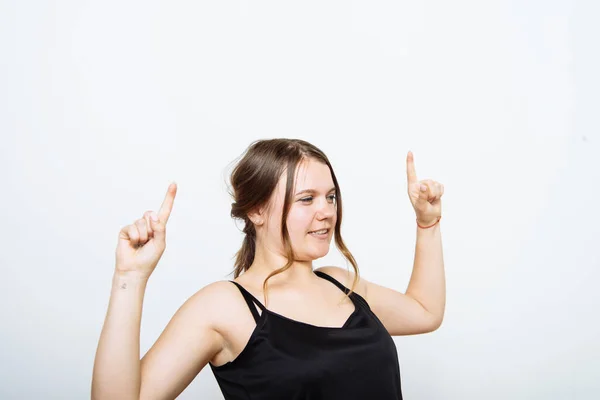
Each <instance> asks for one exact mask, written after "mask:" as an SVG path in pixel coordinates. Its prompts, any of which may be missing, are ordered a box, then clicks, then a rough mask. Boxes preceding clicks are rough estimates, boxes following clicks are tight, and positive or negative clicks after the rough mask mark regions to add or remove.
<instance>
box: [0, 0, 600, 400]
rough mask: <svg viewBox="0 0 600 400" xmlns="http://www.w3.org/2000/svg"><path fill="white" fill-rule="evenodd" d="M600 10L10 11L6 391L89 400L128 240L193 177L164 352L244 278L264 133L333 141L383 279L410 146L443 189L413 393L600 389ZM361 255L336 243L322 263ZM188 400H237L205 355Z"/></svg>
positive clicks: (570, 394)
mask: <svg viewBox="0 0 600 400" xmlns="http://www.w3.org/2000/svg"><path fill="white" fill-rule="evenodd" d="M599 12H600V6H599V5H598V3H597V2H596V3H593V2H591V1H589V2H583V1H567V0H557V1H541V0H538V1H525V2H522V1H486V2H482V1H463V0H459V1H453V2H447V1H431V2H409V1H370V2H359V1H302V2H281V1H252V2H251V1H247V0H246V1H242V0H237V1H227V2H193V1H179V2H159V1H132V0H128V1H123V0H120V1H114V0H111V1H80V0H79V1H74V0H71V1H19V2H17V1H16V0H13V1H6V0H4V1H1V2H0V49H1V63H0V135H1V139H2V141H1V144H0V156H1V158H0V167H1V169H0V171H1V174H2V189H1V190H0V194H1V195H0V199H1V200H0V203H1V205H0V213H1V221H2V223H1V225H2V231H1V234H0V235H1V236H0V243H1V251H0V265H1V271H2V276H1V279H0V296H1V297H0V304H1V306H0V310H1V311H0V320H1V321H2V328H1V329H0V356H1V360H0V398H2V399H42V398H43V399H84V398H89V396H90V382H91V377H92V367H93V360H94V355H95V351H96V346H97V343H98V338H99V334H100V330H101V328H102V324H103V321H104V317H105V313H106V308H107V304H108V299H109V295H110V286H111V277H112V273H113V269H114V257H115V249H116V245H117V235H118V232H119V230H120V229H121V227H122V226H124V225H127V224H130V223H132V222H133V221H134V220H135V219H137V218H140V217H141V216H142V214H143V212H144V211H146V210H151V209H154V210H157V209H158V207H159V206H160V204H161V202H162V200H163V198H164V194H165V192H166V190H167V187H168V184H169V182H171V181H176V182H177V183H178V185H179V191H178V194H177V198H176V201H175V206H174V210H173V213H172V215H171V219H170V221H169V225H168V228H167V229H168V230H167V250H166V252H165V254H164V255H163V257H162V260H161V261H160V263H159V265H158V267H157V269H156V270H155V272H154V274H153V276H152V277H151V279H150V282H149V285H148V288H147V292H146V297H145V302H144V311H143V319H142V333H141V352H142V354H144V353H145V352H146V351H147V350H148V348H149V347H150V346H151V345H152V343H154V341H155V340H156V338H157V337H158V336H159V334H160V332H161V331H162V330H163V328H164V327H165V325H166V324H167V322H168V321H169V319H170V318H171V316H172V315H173V314H174V313H175V311H176V310H177V309H178V308H179V306H180V305H181V304H182V303H183V302H184V301H185V300H186V299H187V298H188V297H190V296H191V295H192V294H193V293H195V292H196V291H197V290H199V289H200V288H201V287H203V286H205V285H207V284H209V283H211V282H213V281H215V280H221V279H232V277H231V276H230V275H228V273H229V272H230V271H231V270H232V267H233V256H234V254H235V252H236V251H237V249H238V248H239V246H240V244H241V240H242V234H241V232H240V228H241V225H240V224H239V223H238V224H237V225H236V223H235V221H233V220H232V219H231V218H230V217H229V212H230V204H231V201H232V200H231V199H230V198H229V195H228V194H227V178H228V174H229V172H230V171H231V167H232V166H233V163H234V162H235V160H236V158H237V157H239V156H240V155H241V154H242V152H243V151H244V149H245V148H246V147H247V146H248V145H249V144H250V143H251V142H252V141H254V140H257V139H262V138H274V137H290V138H301V139H305V140H308V141H310V142H312V143H314V144H315V145H317V146H318V147H320V148H321V149H322V150H323V151H325V153H326V154H327V155H328V156H329V158H330V160H331V162H332V164H333V166H334V169H335V171H336V174H337V176H338V179H339V182H340V185H341V190H342V195H343V201H344V210H345V214H344V222H343V226H342V234H343V237H344V239H345V240H346V243H347V245H348V246H349V248H350V250H351V251H352V252H353V254H354V255H355V257H356V259H357V261H358V263H359V267H360V268H361V272H362V276H363V277H364V278H366V279H368V280H371V281H373V282H375V283H379V284H383V285H386V286H388V287H391V288H394V289H396V290H400V291H402V292H404V291H405V290H406V286H407V285H408V281H409V278H410V274H411V270H412V266H413V257H414V245H415V238H416V225H415V214H414V211H413V209H412V207H411V205H410V202H409V200H408V195H407V193H406V154H407V152H408V151H409V150H412V151H413V152H414V154H415V163H416V169H417V174H418V177H419V179H434V180H436V181H439V182H441V183H443V184H444V185H445V194H444V197H443V199H442V214H443V218H442V221H441V225H442V241H443V246H444V260H445V267H446V279H447V307H446V314H445V319H444V322H443V324H442V326H441V328H440V329H439V330H437V331H435V332H433V333H430V334H425V335H418V336H405V337H396V338H395V339H394V340H395V343H396V345H397V348H398V353H399V361H400V369H401V375H402V387H403V392H404V395H405V398H406V399H457V400H458V399H461V400H465V399H474V400H475V399H489V400H492V399H506V398H510V399H528V400H529V399H544V400H548V399H556V400H564V399H595V398H597V396H598V392H599V391H600V322H599V315H600V312H599V311H598V309H599V307H600V290H599V289H598V288H599V284H598V282H600V257H599V256H598V243H599V240H600V228H599V224H598V223H599V222H600V216H599V213H598V201H599V200H600V198H599V197H600V196H599V195H598V194H599V191H600V190H599V189H598V183H599V182H600V157H599V155H600V151H599V150H600V147H599V146H600V134H599V132H600V129H599V128H600V123H599V120H598V108H599V106H600V101H599V99H598V92H599V91H600V82H599V79H598V74H597V71H599V70H600V57H599V55H598V38H599V37H600V28H599V25H598V24H597V17H598V15H599ZM321 265H339V266H342V267H346V266H347V265H348V264H347V263H346V262H345V261H344V259H343V258H342V256H341V254H340V253H339V252H338V251H337V249H336V248H335V246H334V245H333V244H332V247H331V251H330V253H329V254H328V255H327V256H326V257H325V258H323V259H320V260H316V261H315V266H321ZM180 398H181V399H222V396H221V394H220V391H219V388H218V387H217V384H216V381H215V379H214V377H213V375H212V372H211V371H210V368H208V366H207V367H206V368H205V369H204V370H203V371H202V372H201V373H200V374H199V375H198V377H197V378H196V379H195V380H194V382H193V383H192V384H191V385H190V386H189V387H188V388H187V389H186V390H185V391H184V392H183V393H182V395H181V396H180Z"/></svg>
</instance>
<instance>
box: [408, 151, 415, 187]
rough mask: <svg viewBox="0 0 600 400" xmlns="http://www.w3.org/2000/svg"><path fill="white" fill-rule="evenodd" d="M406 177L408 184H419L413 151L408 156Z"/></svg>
mask: <svg viewBox="0 0 600 400" xmlns="http://www.w3.org/2000/svg"><path fill="white" fill-rule="evenodd" d="M406 175H407V179H408V184H411V183H415V182H417V171H416V170H415V160H414V156H413V153H412V151H409V152H408V155H407V156H406Z"/></svg>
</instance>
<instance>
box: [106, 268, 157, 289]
mask: <svg viewBox="0 0 600 400" xmlns="http://www.w3.org/2000/svg"><path fill="white" fill-rule="evenodd" d="M149 277H150V276H146V275H145V274H141V273H139V272H135V271H119V270H115V272H114V274H113V285H116V286H119V287H121V288H125V287H131V286H138V287H140V286H143V287H145V286H146V284H147V283H148V278H149Z"/></svg>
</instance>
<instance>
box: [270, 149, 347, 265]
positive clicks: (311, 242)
mask: <svg viewBox="0 0 600 400" xmlns="http://www.w3.org/2000/svg"><path fill="white" fill-rule="evenodd" d="M295 175H296V176H295V184H294V189H293V190H294V195H293V198H292V203H291V208H290V211H289V213H288V217H287V228H288V232H289V235H290V239H291V244H292V248H293V250H294V254H295V256H296V260H298V261H312V260H316V259H318V258H321V257H324V256H325V255H326V254H327V253H328V252H329V245H330V243H331V238H332V237H333V233H334V230H335V224H336V222H337V213H336V211H337V201H336V193H335V186H334V184H333V179H332V177H331V172H330V171H329V167H328V166H327V165H326V164H323V163H321V162H319V161H316V160H314V159H307V160H305V161H303V162H301V163H300V164H299V165H298V168H297V170H296V174H295ZM286 179H287V172H284V173H283V174H282V176H281V177H280V179H279V182H278V184H277V186H276V188H275V190H274V193H273V196H272V198H271V201H272V208H271V212H270V213H268V221H267V224H268V227H267V229H266V236H267V241H266V245H267V246H268V248H269V250H271V251H273V250H275V251H276V252H277V253H278V254H280V255H281V256H284V257H285V256H286V254H285V249H284V247H283V242H282V240H281V233H280V232H281V216H282V214H283V202H284V199H285V187H286ZM323 229H327V231H326V232H325V233H324V234H318V233H317V234H314V233H311V232H313V231H319V230H323Z"/></svg>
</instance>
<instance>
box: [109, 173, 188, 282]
mask: <svg viewBox="0 0 600 400" xmlns="http://www.w3.org/2000/svg"><path fill="white" fill-rule="evenodd" d="M176 193H177V184H175V183H172V184H170V185H169V188H168V190H167V195H166V196H165V199H164V201H163V203H162V206H161V207H160V210H159V211H158V213H155V212H154V211H146V212H145V213H144V216H143V217H142V218H140V219H138V220H137V221H135V222H134V223H133V224H131V225H127V226H125V227H123V228H122V229H121V231H120V232H119V242H118V244H117V252H116V272H117V273H119V274H125V275H136V276H138V277H140V278H143V279H148V278H149V277H150V275H151V274H152V271H154V268H155V267H156V265H157V264H158V261H159V260H160V258H161V256H162V254H163V252H164V251H165V248H166V246H167V244H166V240H165V239H166V225H167V221H168V220H169V216H170V215H171V210H172V209H173V202H174V201H175V194H176ZM152 216H154V217H157V220H156V221H155V220H153V219H152Z"/></svg>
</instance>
